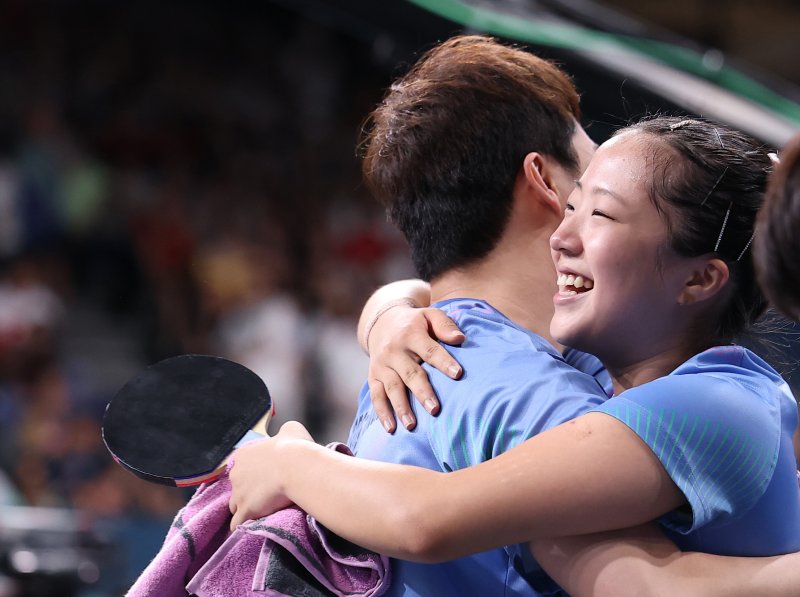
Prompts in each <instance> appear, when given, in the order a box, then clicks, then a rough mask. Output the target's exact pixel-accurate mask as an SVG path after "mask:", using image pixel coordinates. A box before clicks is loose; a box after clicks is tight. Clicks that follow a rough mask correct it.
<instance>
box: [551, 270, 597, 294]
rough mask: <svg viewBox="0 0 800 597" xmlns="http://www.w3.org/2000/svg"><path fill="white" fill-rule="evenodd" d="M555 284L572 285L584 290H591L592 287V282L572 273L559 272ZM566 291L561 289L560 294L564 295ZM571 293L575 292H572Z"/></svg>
mask: <svg viewBox="0 0 800 597" xmlns="http://www.w3.org/2000/svg"><path fill="white" fill-rule="evenodd" d="M556 284H557V285H558V286H572V287H574V288H585V289H586V290H591V289H592V288H594V282H593V281H592V280H589V279H587V278H584V277H583V276H576V275H574V274H559V275H558V280H556ZM566 293H567V291H566V290H562V294H564V295H566ZM572 294H576V293H575V292H572Z"/></svg>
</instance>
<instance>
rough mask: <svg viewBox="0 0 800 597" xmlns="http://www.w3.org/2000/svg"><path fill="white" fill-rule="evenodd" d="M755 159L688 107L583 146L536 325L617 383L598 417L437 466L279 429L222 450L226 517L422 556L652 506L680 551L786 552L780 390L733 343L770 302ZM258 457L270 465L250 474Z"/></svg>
mask: <svg viewBox="0 0 800 597" xmlns="http://www.w3.org/2000/svg"><path fill="white" fill-rule="evenodd" d="M769 164H770V162H769V158H768V157H767V155H766V153H764V152H762V151H761V150H760V148H758V147H756V146H755V145H754V144H753V143H752V142H751V141H750V140H748V139H746V138H745V137H744V136H742V135H739V134H737V133H734V132H732V131H728V130H726V129H722V128H720V127H714V126H712V125H709V124H707V123H703V122H699V121H695V120H679V119H665V118H660V119H654V120H651V121H647V122H643V123H640V124H638V125H634V126H633V127H629V128H628V129H625V130H624V131H622V132H621V133H619V134H617V135H616V136H615V137H614V138H613V139H612V140H611V141H609V142H607V143H606V144H604V145H603V146H602V147H601V148H600V149H599V150H598V152H597V154H596V156H595V158H594V159H593V160H592V162H591V164H590V166H589V168H588V169H587V171H586V173H585V174H584V176H583V177H582V179H581V181H580V182H579V184H578V187H577V188H576V190H575V192H574V193H573V195H572V196H571V197H570V201H569V203H568V205H567V213H566V216H565V219H564V222H563V223H562V225H561V226H560V227H559V228H558V230H557V231H556V232H555V234H554V235H553V237H552V240H551V247H552V249H553V254H554V259H555V262H556V267H557V269H558V271H559V273H560V277H559V292H558V293H557V294H556V296H554V304H555V315H554V318H553V323H552V326H551V332H552V335H553V336H554V337H555V338H556V340H558V341H559V342H562V343H564V344H567V345H570V346H573V347H575V348H578V349H581V350H585V351H587V352H592V353H594V354H596V355H597V356H599V357H600V358H601V359H602V360H603V361H604V363H605V365H606V367H607V369H608V371H609V373H610V374H611V377H612V379H613V382H614V389H615V396H614V397H613V398H611V399H609V400H608V401H607V402H606V404H605V405H604V406H602V407H601V408H599V409H597V410H598V412H591V413H589V414H587V415H584V416H582V417H579V418H578V419H575V420H574V421H571V422H570V423H567V424H565V425H562V426H560V427H557V428H555V429H552V430H549V431H547V432H544V433H541V434H539V435H537V436H536V437H534V438H532V439H530V440H528V441H527V442H525V443H524V444H523V445H521V446H519V447H518V448H515V449H513V450H511V451H509V452H507V453H505V454H502V455H500V456H498V457H496V458H494V459H493V460H490V461H488V462H485V463H483V464H481V465H478V466H475V467H472V468H468V469H464V470H460V471H456V472H454V473H450V474H447V475H444V474H441V473H436V472H433V471H429V470H424V469H414V468H409V467H399V466H390V465H385V464H378V463H374V462H365V461H359V460H358V459H349V460H348V459H346V458H338V457H337V456H336V455H335V454H328V453H327V451H325V450H324V449H321V448H319V447H317V446H315V445H313V444H311V443H310V442H304V441H296V440H295V439H292V438H291V437H290V438H286V437H281V436H280V434H279V437H278V438H275V439H274V440H268V441H266V442H263V443H261V444H258V445H256V446H253V447H252V448H246V449H244V450H243V451H241V453H240V454H239V456H237V465H236V467H234V469H233V472H232V481H233V483H234V495H233V498H232V501H231V505H232V510H234V511H235V516H234V523H236V522H238V521H240V520H244V519H246V518H251V517H253V516H257V515H261V514H264V513H265V512H267V511H271V510H274V509H276V508H278V507H281V506H283V505H286V504H287V503H288V502H289V501H294V502H296V503H297V504H298V505H300V506H301V507H303V508H305V509H306V510H308V511H309V512H310V513H311V514H313V515H314V516H316V517H317V518H318V519H319V520H321V521H322V522H323V523H324V524H325V525H327V526H328V527H329V528H331V529H332V530H334V531H335V532H337V533H339V534H341V535H343V536H345V537H346V538H348V539H350V540H352V541H355V542H356V543H359V544H362V545H365V546H367V547H370V548H372V549H375V550H377V551H380V552H383V553H387V554H388V555H392V556H395V557H401V558H406V559H416V560H421V561H431V560H441V559H448V558H453V557H457V556H459V555H463V554H466V553H472V552H475V551H480V550H482V549H486V548H489V547H492V546H496V545H502V544H508V543H514V542H519V541H524V540H530V539H547V538H550V537H562V536H569V535H581V534H587V533H596V532H602V531H607V530H610V529H619V528H626V527H631V526H634V525H637V524H641V523H644V522H646V521H649V520H653V519H655V518H657V517H663V519H662V521H663V523H664V524H665V526H667V527H668V528H669V529H670V535H671V537H672V538H673V539H674V540H676V542H678V543H679V545H681V546H682V547H683V548H687V549H693V550H704V551H709V552H713V553H722V554H744V555H765V554H774V553H785V552H788V551H797V550H798V549H800V500H798V490H797V480H796V470H795V461H794V456H793V453H792V446H791V434H792V432H793V431H794V428H795V426H796V423H797V413H796V409H795V405H794V401H793V399H792V397H791V394H790V393H789V391H788V389H787V386H786V384H785V383H784V382H783V381H782V380H781V379H780V377H779V376H778V375H777V374H776V373H775V372H774V371H773V370H772V369H771V368H770V367H769V366H768V365H767V364H766V363H764V362H763V361H761V359H759V358H758V357H757V356H755V355H754V354H752V353H750V352H749V351H747V350H746V349H744V348H741V347H736V346H732V345H730V341H731V339H732V337H733V335H734V334H736V333H738V332H739V331H741V329H742V328H744V327H746V326H747V325H749V324H750V323H752V322H753V321H754V320H755V318H757V317H758V316H759V315H760V314H761V312H762V311H763V309H764V306H765V302H764V300H763V297H762V296H761V295H760V292H759V291H758V289H757V286H756V284H755V281H754V280H755V278H754V272H753V269H752V266H751V264H750V260H749V246H750V242H751V239H752V235H753V223H754V219H755V214H756V211H757V209H758V207H759V205H760V200H761V195H762V191H763V187H764V183H765V179H766V173H767V171H768V169H769ZM578 278H580V280H579V279H578ZM587 280H588V281H589V283H588V284H587V283H586V282H587ZM264 458H270V462H273V463H280V465H278V466H275V469H274V471H272V470H271V472H270V474H269V475H263V473H262V474H261V475H258V474H257V473H256V471H257V470H258V466H259V465H258V462H259V461H261V462H263V459H264ZM559 580H561V578H559Z"/></svg>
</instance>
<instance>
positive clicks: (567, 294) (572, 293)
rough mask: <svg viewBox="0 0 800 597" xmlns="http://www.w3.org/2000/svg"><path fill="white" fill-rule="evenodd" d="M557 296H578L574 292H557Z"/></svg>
mask: <svg viewBox="0 0 800 597" xmlns="http://www.w3.org/2000/svg"><path fill="white" fill-rule="evenodd" d="M558 294H559V295H560V296H572V295H574V294H578V293H577V291H575V290H559V291H558Z"/></svg>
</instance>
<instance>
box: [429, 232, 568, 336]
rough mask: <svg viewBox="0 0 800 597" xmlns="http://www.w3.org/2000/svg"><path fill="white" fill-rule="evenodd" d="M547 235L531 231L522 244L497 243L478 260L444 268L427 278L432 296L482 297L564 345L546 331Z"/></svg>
mask: <svg viewBox="0 0 800 597" xmlns="http://www.w3.org/2000/svg"><path fill="white" fill-rule="evenodd" d="M548 236H549V235H548V234H546V231H542V234H541V236H538V235H535V234H534V235H530V236H529V238H528V239H527V241H526V242H525V243H524V246H520V244H519V243H510V242H506V243H502V244H501V245H500V246H498V247H497V248H496V249H494V250H493V251H492V252H491V253H490V254H489V256H487V257H486V258H484V259H482V260H481V261H480V262H478V263H475V264H471V265H469V266H467V267H464V268H458V269H455V270H451V271H449V272H446V273H445V274H443V275H441V276H439V277H438V278H436V279H435V280H433V281H432V282H431V301H432V302H435V301H441V300H446V299H452V298H475V299H481V300H485V301H486V302H488V303H489V304H491V305H492V306H493V307H494V308H496V309H497V310H499V311H500V312H501V313H503V314H504V315H505V316H506V317H508V318H509V319H511V320H512V321H513V322H514V323H516V324H517V325H519V326H521V327H523V328H525V329H527V330H529V331H531V332H533V333H535V334H538V335H539V336H542V337H543V338H544V339H545V340H547V341H548V342H550V343H551V344H552V345H553V346H554V347H555V348H556V349H557V350H559V351H561V350H563V346H562V345H560V344H558V343H557V342H556V341H555V340H553V337H552V336H551V335H550V319H551V318H552V317H553V294H554V293H555V292H556V289H557V287H556V273H555V267H554V266H553V263H552V259H551V257H550V251H549V247H548V244H547V240H546V239H547V238H548Z"/></svg>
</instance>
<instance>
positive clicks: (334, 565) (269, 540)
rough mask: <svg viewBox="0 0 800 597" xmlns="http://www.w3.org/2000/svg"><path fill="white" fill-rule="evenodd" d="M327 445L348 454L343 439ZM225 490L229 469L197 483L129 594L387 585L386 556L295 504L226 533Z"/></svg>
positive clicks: (330, 590) (347, 591) (266, 594)
mask: <svg viewBox="0 0 800 597" xmlns="http://www.w3.org/2000/svg"><path fill="white" fill-rule="evenodd" d="M329 447H331V448H332V449H335V450H337V451H340V452H344V453H347V454H349V453H350V451H349V449H348V448H347V446H345V445H344V444H331V445H330V446H329ZM231 466H233V463H232V462H231V464H229V470H230V467H231ZM230 492H231V486H230V480H229V478H228V475H227V472H226V474H224V475H222V476H221V477H220V478H219V479H218V480H217V481H216V482H214V483H211V484H208V485H206V484H204V485H201V486H200V488H199V489H198V490H197V492H196V493H195V495H194V496H193V497H192V499H191V500H190V501H189V503H188V504H187V505H186V506H185V507H184V508H183V510H181V512H179V513H178V515H177V517H176V518H175V522H174V523H173V525H172V527H171V528H170V530H169V533H168V534H167V538H166V540H165V541H164V545H163V546H162V548H161V551H160V552H159V553H158V555H157V556H156V557H155V559H154V560H153V561H152V562H151V563H150V565H149V566H148V567H147V568H146V569H145V571H144V572H143V573H142V575H141V576H140V577H139V579H138V580H137V581H136V583H135V584H134V585H133V587H131V589H130V591H129V592H128V594H127V597H187V596H188V595H190V594H192V595H197V596H198V597H246V596H247V597H256V596H262V597H297V596H298V595H303V596H305V597H317V596H319V597H322V596H327V595H336V596H337V597H343V596H345V595H347V596H349V597H377V596H379V595H381V594H383V593H384V592H385V591H386V590H387V589H388V588H389V582H390V565H389V560H388V558H386V557H384V556H379V555H377V554H375V553H373V552H370V551H367V550H365V549H362V548H361V547H358V546H357V545H354V544H352V543H350V542H348V541H345V540H344V539H342V538H341V537H338V536H336V535H334V534H333V533H331V532H330V531H328V530H327V529H325V528H324V527H322V525H320V524H319V523H317V521H316V520H314V519H313V518H312V517H311V516H308V515H307V514H306V513H305V512H303V511H302V510H300V509H299V508H296V507H292V508H287V509H285V510H281V511H279V512H276V513H274V514H271V515H270V516H266V517H264V518H261V519H258V520H254V521H247V522H246V523H244V524H242V525H241V526H239V528H237V529H236V530H235V531H234V532H233V533H232V534H230V535H229V534H228V526H229V524H230V512H229V511H228V501H229V499H230Z"/></svg>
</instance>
